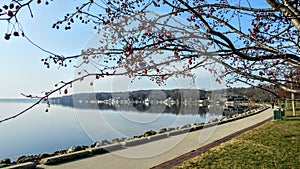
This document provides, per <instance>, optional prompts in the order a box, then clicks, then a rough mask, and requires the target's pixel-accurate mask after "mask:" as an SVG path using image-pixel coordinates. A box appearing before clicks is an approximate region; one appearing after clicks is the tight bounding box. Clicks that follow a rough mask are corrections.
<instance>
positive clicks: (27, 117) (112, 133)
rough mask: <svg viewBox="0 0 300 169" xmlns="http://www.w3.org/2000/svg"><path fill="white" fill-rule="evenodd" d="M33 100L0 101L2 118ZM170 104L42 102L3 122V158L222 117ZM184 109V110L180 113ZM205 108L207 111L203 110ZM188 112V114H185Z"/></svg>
mask: <svg viewBox="0 0 300 169" xmlns="http://www.w3.org/2000/svg"><path fill="white" fill-rule="evenodd" d="M30 105H31V103H17V102H16V103H14V102H0V119H3V118H5V117H8V116H10V115H13V114H15V113H18V112H20V111H21V110H23V109H25V108H26V107H28V106H30ZM166 107H167V106H163V107H161V106H160V107H156V108H155V109H151V108H150V109H145V110H143V111H138V110H136V111H134V110H133V109H128V110H124V109H114V110H112V109H87V108H85V109H83V108H78V109H75V108H72V107H63V106H60V105H51V107H50V109H49V111H48V112H46V111H45V109H46V108H47V105H46V104H40V105H39V106H36V107H34V108H33V109H31V110H29V111H28V112H26V113H25V114H23V115H21V116H19V117H17V118H15V119H12V120H10V121H7V122H4V123H0V135H1V136H0V159H3V158H6V157H9V158H11V159H12V160H16V159H17V158H18V157H19V156H22V155H35V154H40V153H49V154H50V153H53V152H54V151H57V150H64V149H68V148H70V147H71V146H73V145H88V146H89V145H91V144H92V143H93V142H95V141H100V140H103V139H107V140H112V139H114V138H122V137H124V138H129V137H132V136H134V135H139V134H142V133H144V132H145V131H148V130H155V131H158V130H159V129H161V128H167V127H179V126H182V125H185V124H192V123H200V122H205V121H208V120H210V119H212V118H219V117H221V116H222V113H220V112H219V111H211V110H212V109H211V108H205V109H203V107H196V109H199V108H200V109H201V111H195V107H191V106H182V107H181V108H180V111H179V113H178V112H176V113H172V112H170V111H169V112H165V111H164V110H165V109H166ZM182 111H184V112H185V113H180V112H182ZM203 111H204V112H203ZM186 112H188V113H186Z"/></svg>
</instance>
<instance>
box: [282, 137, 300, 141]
mask: <svg viewBox="0 0 300 169" xmlns="http://www.w3.org/2000/svg"><path fill="white" fill-rule="evenodd" d="M285 138H287V139H289V140H292V141H295V140H300V136H286V137H285Z"/></svg>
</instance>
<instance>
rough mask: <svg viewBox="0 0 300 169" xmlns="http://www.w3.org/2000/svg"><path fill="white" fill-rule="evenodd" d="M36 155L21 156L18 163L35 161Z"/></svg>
mask: <svg viewBox="0 0 300 169" xmlns="http://www.w3.org/2000/svg"><path fill="white" fill-rule="evenodd" d="M34 161H35V159H34V156H21V157H19V158H18V160H17V164H20V163H26V162H34Z"/></svg>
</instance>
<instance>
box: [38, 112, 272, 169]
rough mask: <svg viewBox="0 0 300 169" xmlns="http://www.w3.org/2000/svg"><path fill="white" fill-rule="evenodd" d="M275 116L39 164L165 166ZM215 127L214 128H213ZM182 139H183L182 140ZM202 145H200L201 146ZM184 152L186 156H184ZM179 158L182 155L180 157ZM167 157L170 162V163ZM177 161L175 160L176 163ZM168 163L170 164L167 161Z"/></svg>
mask: <svg viewBox="0 0 300 169" xmlns="http://www.w3.org/2000/svg"><path fill="white" fill-rule="evenodd" d="M272 117H273V109H270V108H269V109H267V110H265V111H262V112H261V113H258V114H255V115H252V116H249V117H247V118H242V119H239V120H236V121H232V122H230V123H225V124H221V125H217V126H214V127H209V128H204V129H202V130H197V131H194V132H189V133H187V134H185V135H184V137H183V135H175V136H172V137H168V138H165V139H161V140H157V141H153V142H149V143H145V144H141V145H137V146H134V147H128V148H126V149H121V150H118V151H116V152H117V153H107V154H102V155H94V156H91V157H88V158H83V159H79V160H76V161H71V162H68V163H61V164H57V165H42V164H41V165H38V166H37V167H38V168H39V169H82V168H84V169H102V168H103V169H106V168H110V169H114V168H118V169H120V168H130V169H135V168H136V169H141V168H153V167H155V166H157V167H159V165H160V167H162V166H163V165H166V164H167V163H168V161H169V162H170V160H171V161H172V160H173V159H175V160H176V158H177V157H180V156H181V157H183V156H184V155H186V154H187V153H190V152H193V151H197V150H200V149H201V147H204V148H205V147H207V146H210V144H216V143H221V142H222V141H220V140H222V139H223V140H224V141H226V138H227V139H230V138H232V137H234V136H236V135H238V133H242V132H244V131H245V130H247V129H250V128H249V127H251V126H252V127H255V125H259V124H261V123H263V122H265V121H266V120H270V119H271V118H272ZM212 128H213V130H212ZM205 133H209V136H208V137H207V138H206V139H205V140H201V138H202V137H203V135H205ZM178 140H180V141H178ZM174 142H176V146H174V147H173V148H172V149H169V150H168V151H166V152H164V153H161V154H157V155H156V156H153V157H146V158H136V157H138V156H144V155H145V154H147V153H149V152H154V153H155V152H159V151H161V150H163V149H164V148H166V147H168V145H170V144H174ZM199 147H200V149H199ZM126 154H131V155H132V154H134V155H135V156H136V157H135V158H131V157H126V156H125V155H126ZM182 155H183V156H182ZM177 160H178V159H177ZM166 161H167V163H166ZM172 165H174V164H172ZM165 167H167V168H168V167H170V165H166V166H165Z"/></svg>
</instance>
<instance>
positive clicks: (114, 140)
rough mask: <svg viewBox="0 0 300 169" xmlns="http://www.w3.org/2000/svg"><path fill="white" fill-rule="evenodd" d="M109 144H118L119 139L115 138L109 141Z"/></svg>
mask: <svg viewBox="0 0 300 169" xmlns="http://www.w3.org/2000/svg"><path fill="white" fill-rule="evenodd" d="M111 143H112V144H113V143H120V139H119V138H115V139H112V140H111Z"/></svg>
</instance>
